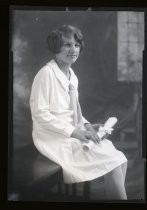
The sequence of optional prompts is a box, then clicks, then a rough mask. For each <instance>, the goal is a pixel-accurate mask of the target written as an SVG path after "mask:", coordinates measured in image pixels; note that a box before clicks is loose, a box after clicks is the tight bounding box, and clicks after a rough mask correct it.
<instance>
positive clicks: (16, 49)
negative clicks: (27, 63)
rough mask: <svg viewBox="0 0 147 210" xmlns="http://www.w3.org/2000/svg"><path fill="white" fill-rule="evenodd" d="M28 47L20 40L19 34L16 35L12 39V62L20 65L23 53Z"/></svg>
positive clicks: (25, 42) (26, 43)
mask: <svg viewBox="0 0 147 210" xmlns="http://www.w3.org/2000/svg"><path fill="white" fill-rule="evenodd" d="M27 46H28V42H27V41H24V40H22V39H21V38H20V35H19V34H16V35H15V36H14V39H13V47H12V50H13V56H14V57H13V61H14V63H17V64H20V63H21V62H22V58H23V53H25V51H26V49H27Z"/></svg>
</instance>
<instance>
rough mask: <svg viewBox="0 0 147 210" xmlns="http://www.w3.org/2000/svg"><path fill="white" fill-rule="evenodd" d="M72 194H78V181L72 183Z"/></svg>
mask: <svg viewBox="0 0 147 210" xmlns="http://www.w3.org/2000/svg"><path fill="white" fill-rule="evenodd" d="M72 194H73V196H76V195H77V185H76V183H74V184H72Z"/></svg>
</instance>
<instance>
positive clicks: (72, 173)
mask: <svg viewBox="0 0 147 210" xmlns="http://www.w3.org/2000/svg"><path fill="white" fill-rule="evenodd" d="M47 44H48V47H49V50H50V51H51V52H52V53H53V58H52V60H50V61H49V62H48V63H47V64H46V65H45V66H44V67H42V68H41V69H40V70H39V72H38V73H37V75H36V76H35V78H34V81H33V85H32V90H31V96H30V107H31V114H32V120H33V131H32V136H33V141H34V144H35V146H36V148H37V149H38V150H39V152H40V153H41V154H43V155H44V156H46V157H47V158H49V159H51V160H52V161H54V162H56V163H57V164H59V165H60V166H61V167H62V170H63V178H64V182H65V183H66V184H70V183H78V182H85V181H90V180H93V179H96V178H98V177H101V176H104V179H105V191H106V198H107V199H115V200H116V199H118V200H126V199H127V196H126V191H125V177H126V170H127V159H126V157H125V155H124V154H123V153H122V152H121V151H119V150H117V149H116V148H115V147H114V145H113V144H112V142H111V141H110V140H108V139H107V138H104V139H100V138H99V137H98V135H97V131H96V130H95V129H94V128H93V126H92V125H91V124H90V122H88V121H87V120H86V119H85V118H84V117H83V116H82V111H81V108H80V104H79V100H78V79H77V77H76V75H75V73H74V71H73V70H72V68H71V65H72V64H73V63H74V62H75V61H76V60H77V58H78V57H79V55H80V53H81V52H82V50H83V47H84V42H83V35H82V33H81V31H80V30H79V29H78V28H77V27H74V26H71V25H64V26H62V27H60V28H59V29H57V30H54V31H52V32H51V33H50V34H49V35H48V37H47ZM89 141H93V142H95V144H94V147H92V148H91V149H90V150H89V151H84V150H83V143H85V142H89Z"/></svg>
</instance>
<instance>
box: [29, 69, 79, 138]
mask: <svg viewBox="0 0 147 210" xmlns="http://www.w3.org/2000/svg"><path fill="white" fill-rule="evenodd" d="M50 77H51V75H50V74H49V73H48V71H47V70H46V69H45V68H44V69H42V70H40V72H39V73H38V74H37V75H36V77H35V79H34V82H33V85H32V91H31V96H30V107H31V114H32V119H33V123H34V124H39V127H42V128H43V129H45V130H46V131H53V132H56V133H60V134H63V135H65V136H67V137H70V136H71V134H72V132H73V130H74V129H75V127H74V126H72V125H71V124H69V123H67V122H66V121H64V119H58V118H57V117H56V116H54V115H53V114H51V113H50V110H49V107H50V100H49V99H50V93H51V88H52V87H51V81H50V80H51V78H50Z"/></svg>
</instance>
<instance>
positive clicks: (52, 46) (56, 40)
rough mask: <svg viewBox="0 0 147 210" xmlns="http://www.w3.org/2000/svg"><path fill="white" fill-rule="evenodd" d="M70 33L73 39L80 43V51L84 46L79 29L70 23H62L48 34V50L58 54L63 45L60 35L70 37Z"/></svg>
mask: <svg viewBox="0 0 147 210" xmlns="http://www.w3.org/2000/svg"><path fill="white" fill-rule="evenodd" d="M71 35H73V36H74V38H75V40H76V41H77V42H78V43H79V44H80V53H81V52H82V51H83V47H84V41H83V35H82V33H81V30H80V29H78V28H77V27H75V26H71V25H63V26H61V27H60V28H59V29H56V30H54V31H52V32H51V33H50V34H49V35H48V37H47V44H48V48H49V50H50V51H51V52H52V53H54V54H58V53H59V52H60V49H61V47H62V45H63V39H62V37H70V36H71Z"/></svg>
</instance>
